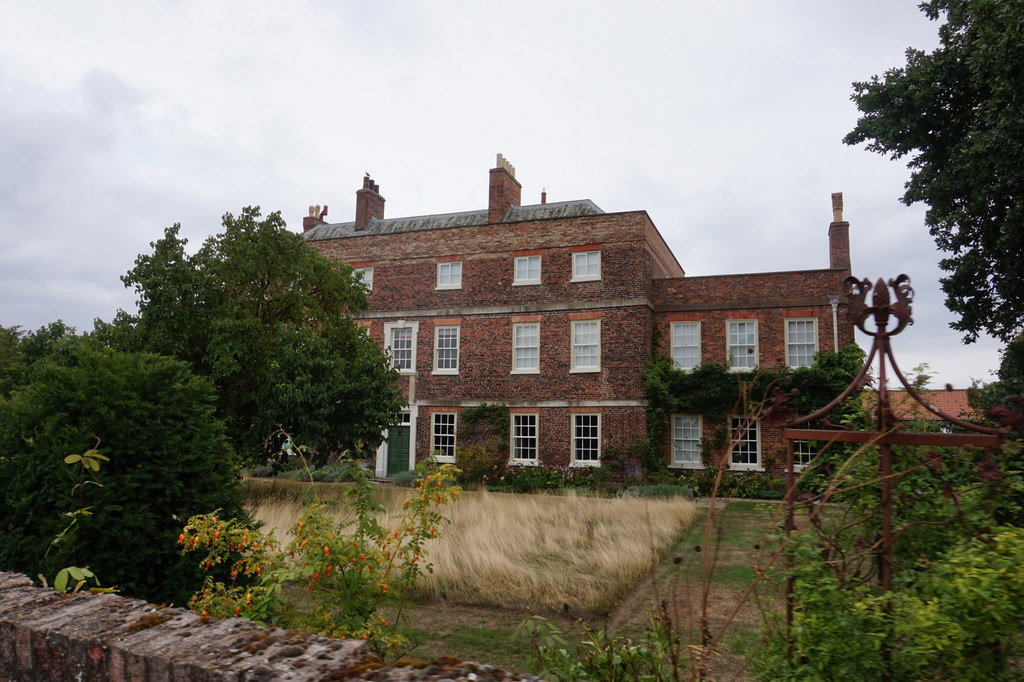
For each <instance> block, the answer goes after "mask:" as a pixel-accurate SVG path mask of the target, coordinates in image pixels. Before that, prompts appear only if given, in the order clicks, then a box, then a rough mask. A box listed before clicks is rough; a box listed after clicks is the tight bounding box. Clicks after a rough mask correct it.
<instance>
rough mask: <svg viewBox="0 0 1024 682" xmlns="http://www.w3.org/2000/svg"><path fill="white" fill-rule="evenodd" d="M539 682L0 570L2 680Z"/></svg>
mask: <svg viewBox="0 0 1024 682" xmlns="http://www.w3.org/2000/svg"><path fill="white" fill-rule="evenodd" d="M439 678H448V679H477V680H484V679H488V678H490V679H492V680H501V679H536V678H529V677H525V676H519V675H514V674H509V673H505V672H504V671H499V670H496V669H494V668H492V667H489V666H480V665H476V664H471V663H465V662H462V661H457V660H455V659H451V660H447V661H444V662H440V663H438V662H435V663H432V664H429V663H421V664H416V665H410V666H407V667H404V668H403V667H395V668H385V667H383V665H382V663H381V662H380V660H379V659H377V658H376V657H374V656H371V655H370V654H369V652H368V651H367V649H366V646H365V644H364V643H363V642H361V641H352V640H339V639H329V638H327V637H321V636H320V635H308V634H305V633H302V632H299V631H294V630H281V629H278V628H268V627H261V626H259V625H256V624H254V623H252V622H251V621H248V620H243V619H234V618H233V619H228V620H217V619H214V618H207V617H203V616H199V615H197V614H195V613H193V612H192V611H188V610H185V609H178V608H162V607H158V606H153V605H150V604H147V603H145V602H143V601H139V600H136V599H128V598H125V597H121V596H118V595H114V594H89V593H82V594H76V595H67V594H63V593H61V592H57V591H56V590H53V589H46V588H39V587H35V586H34V585H33V584H32V581H31V580H29V579H28V578H26V577H25V576H23V575H19V574H16V573H3V572H0V682H44V681H45V682H64V681H68V682H70V681H71V680H75V681H78V682H81V681H88V680H103V681H104V682H107V681H111V682H122V681H127V680H131V681H133V682H150V681H154V682H215V681H217V682H219V681H222V680H223V681H228V680H231V681H243V680H292V681H295V682H302V681H304V680H359V679H372V680H414V679H420V680H422V679H439Z"/></svg>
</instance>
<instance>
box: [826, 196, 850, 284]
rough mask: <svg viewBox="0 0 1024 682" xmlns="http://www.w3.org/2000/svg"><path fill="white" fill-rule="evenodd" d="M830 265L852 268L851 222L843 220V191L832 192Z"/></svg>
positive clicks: (829, 233) (829, 240)
mask: <svg viewBox="0 0 1024 682" xmlns="http://www.w3.org/2000/svg"><path fill="white" fill-rule="evenodd" d="M828 266H829V268H831V269H832V270H847V271H849V270H850V223H848V222H846V221H845V220H843V193H842V192H834V193H833V194H832V224H831V225H829V226H828Z"/></svg>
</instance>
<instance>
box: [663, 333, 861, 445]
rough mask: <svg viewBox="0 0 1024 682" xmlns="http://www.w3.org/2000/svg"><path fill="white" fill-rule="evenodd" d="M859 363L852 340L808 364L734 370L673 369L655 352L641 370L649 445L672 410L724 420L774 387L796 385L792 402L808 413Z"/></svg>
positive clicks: (714, 366)
mask: <svg viewBox="0 0 1024 682" xmlns="http://www.w3.org/2000/svg"><path fill="white" fill-rule="evenodd" d="M863 364H864V351H863V350H862V349H861V348H860V346H858V345H856V344H850V345H848V346H846V347H844V348H842V349H841V350H840V351H839V352H838V353H821V354H819V355H818V357H817V359H816V360H815V363H814V365H813V366H811V367H802V368H800V369H791V368H789V367H777V368H758V369H756V370H753V371H749V372H733V371H730V370H729V367H728V366H726V365H724V364H719V363H715V362H703V363H701V364H700V365H698V366H697V367H695V368H693V369H692V370H689V371H685V372H684V371H682V370H678V369H675V367H674V366H673V364H672V358H670V357H667V356H664V355H660V354H659V355H656V356H655V357H654V359H653V360H651V362H650V364H648V365H647V367H646V369H645V370H644V390H645V393H646V397H647V424H648V438H649V439H650V446H651V450H653V451H656V452H660V451H661V444H662V443H663V442H664V439H665V435H666V433H667V432H668V428H669V415H671V414H672V413H673V412H684V413H686V414H699V415H701V416H703V417H704V418H706V419H708V420H712V421H717V422H724V420H725V419H726V418H727V417H728V416H729V415H730V414H735V413H742V412H743V411H744V405H743V403H744V402H747V401H751V402H753V403H754V404H759V403H761V402H764V401H766V400H767V399H768V398H769V397H770V396H771V395H772V392H773V391H774V390H775V389H779V390H782V391H790V390H792V389H796V390H797V391H798V393H797V395H796V396H795V397H794V398H792V399H791V400H790V405H791V406H792V407H793V409H794V410H796V412H797V414H810V413H811V412H814V411H815V410H818V409H820V408H822V407H824V406H825V405H827V404H828V403H829V402H830V401H831V400H832V399H834V398H835V397H836V396H837V395H839V394H840V393H841V392H842V391H843V389H845V388H846V387H847V386H848V385H849V383H850V381H852V380H853V378H854V377H855V376H856V375H857V372H858V371H860V368H861V366H862V365H863ZM748 411H749V410H748ZM716 445H718V444H717V443H716ZM660 459H661V458H660V457H659V460H660Z"/></svg>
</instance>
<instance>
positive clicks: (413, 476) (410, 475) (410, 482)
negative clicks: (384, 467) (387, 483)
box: [391, 471, 419, 488]
mask: <svg viewBox="0 0 1024 682" xmlns="http://www.w3.org/2000/svg"><path fill="white" fill-rule="evenodd" d="M418 477H419V474H418V473H417V472H416V471H402V472H399V473H397V474H395V475H394V476H392V477H391V483H392V484H393V485H396V486H399V487H401V488H413V487H415V486H416V484H417V483H418V482H419V478H418Z"/></svg>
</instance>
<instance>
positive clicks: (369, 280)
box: [352, 268, 373, 291]
mask: <svg viewBox="0 0 1024 682" xmlns="http://www.w3.org/2000/svg"><path fill="white" fill-rule="evenodd" d="M352 274H353V275H355V276H356V277H357V278H359V279H361V280H362V281H363V284H365V285H366V288H367V289H369V290H370V291H373V268H353V269H352Z"/></svg>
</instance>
